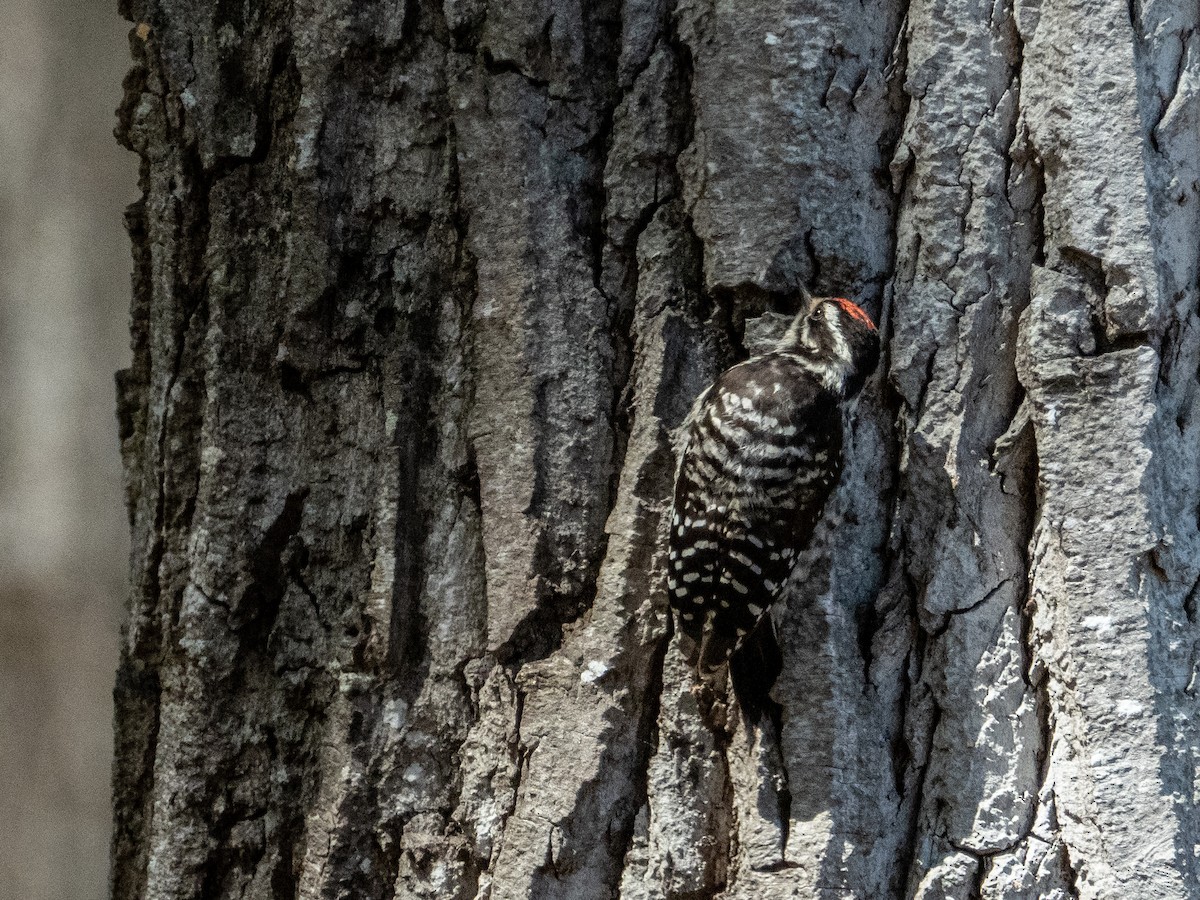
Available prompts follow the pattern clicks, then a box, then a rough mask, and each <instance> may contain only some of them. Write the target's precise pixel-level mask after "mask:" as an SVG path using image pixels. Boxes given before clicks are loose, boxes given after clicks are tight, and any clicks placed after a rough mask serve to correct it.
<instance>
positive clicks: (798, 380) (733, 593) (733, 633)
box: [667, 297, 879, 706]
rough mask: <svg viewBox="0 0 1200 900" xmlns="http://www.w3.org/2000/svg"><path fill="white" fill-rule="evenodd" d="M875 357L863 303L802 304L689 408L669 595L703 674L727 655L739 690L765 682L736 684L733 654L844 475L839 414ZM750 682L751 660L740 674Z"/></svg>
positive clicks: (778, 590)
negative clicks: (779, 333) (775, 334)
mask: <svg viewBox="0 0 1200 900" xmlns="http://www.w3.org/2000/svg"><path fill="white" fill-rule="evenodd" d="M878 360H879V335H878V332H877V331H876V329H875V324H874V323H873V322H872V321H871V319H870V317H869V316H868V315H867V314H866V313H865V312H864V311H863V310H862V309H861V308H860V307H858V306H856V305H855V304H854V303H851V302H850V301H849V300H846V299H844V298H842V297H818V298H814V299H810V300H809V301H808V303H807V304H806V308H805V309H804V310H802V311H801V312H800V314H799V315H797V316H796V318H795V320H794V321H793V322H792V324H791V326H790V327H789V328H788V330H787V332H786V333H785V334H784V336H783V338H782V339H781V340H780V341H779V342H778V344H776V346H775V347H774V349H772V350H771V351H769V352H767V353H764V354H762V355H760V356H754V357H751V358H750V359H748V360H746V361H745V362H742V363H738V364H737V365H735V366H732V367H731V368H729V369H727V370H725V371H724V372H722V373H721V374H720V375H719V376H718V377H717V379H716V380H715V381H714V382H713V383H712V385H710V386H709V387H708V389H707V390H705V391H704V392H703V393H702V394H701V395H700V396H699V397H698V398H697V400H696V403H695V405H694V406H693V407H692V411H691V413H690V415H689V417H688V423H687V425H686V429H687V431H686V434H687V437H686V443H685V445H684V449H683V455H682V458H681V460H680V463H679V469H678V472H677V475H676V479H675V499H674V506H673V509H672V511H671V518H670V538H669V541H668V562H667V566H668V568H667V593H668V596H669V597H670V602H671V606H672V608H673V609H674V612H675V621H676V626H677V630H678V631H680V632H681V633H682V638H681V646H682V647H683V651H684V653H685V655H686V656H687V658H688V661H689V663H690V664H692V665H694V666H695V667H696V670H697V673H698V674H699V676H700V678H701V679H702V680H704V681H708V680H710V679H711V677H712V675H713V673H714V672H716V671H719V669H720V667H721V666H723V665H726V664H727V663H730V662H732V668H733V669H734V672H733V675H734V688H735V690H737V691H738V694H739V697H741V696H742V695H743V692H744V689H746V688H749V689H750V692H751V693H752V694H753V693H759V694H761V696H765V691H767V690H769V689H770V684H765V685H741V686H739V684H738V678H739V672H738V662H739V653H740V652H742V649H741V648H743V645H744V644H746V642H747V641H748V640H750V639H751V637H752V636H754V635H755V634H756V629H759V628H760V626H761V625H763V620H764V617H765V616H766V613H767V610H768V608H769V607H770V606H771V604H772V603H774V602H775V601H776V600H778V599H779V598H780V597H781V596H782V593H783V589H784V583H785V582H786V581H787V577H788V573H789V572H790V570H791V566H792V562H793V560H794V558H795V555H796V553H797V552H798V551H800V550H802V549H804V547H805V546H806V545H807V544H808V542H809V541H810V540H811V538H812V534H813V530H814V529H815V528H816V525H817V522H818V521H819V520H820V517H821V512H822V509H823V508H824V506H825V501H826V500H827V499H828V498H829V495H830V494H831V493H832V491H833V488H834V486H835V484H836V483H837V480H838V476H839V474H840V472H841V464H842V412H843V409H844V407H845V405H846V403H847V402H848V401H849V400H850V399H851V398H853V397H854V396H855V395H856V394H857V393H858V392H859V390H860V389H861V388H862V386H863V383H864V382H865V381H866V379H867V377H868V376H869V375H870V374H871V372H872V371H874V369H875V366H876V364H877V363H878ZM766 627H767V628H769V627H770V626H769V620H768V622H767V623H766ZM771 638H772V640H771V644H772V646H774V641H773V634H772V635H771ZM749 651H750V648H749V647H746V648H745V652H747V653H748V652H749ZM776 652H777V651H776ZM731 657H732V660H731ZM743 668H744V667H743ZM775 674H777V673H775ZM756 677H757V676H756V675H755V674H754V670H753V668H752V667H751V668H750V669H749V674H744V675H742V678H743V680H745V679H747V678H749V679H754V678H756ZM764 677H768V676H764ZM769 680H770V681H771V682H773V681H774V674H771V675H770V676H769ZM756 688H758V689H759V690H757V691H756V690H755V689H756ZM744 705H745V703H743V706H744Z"/></svg>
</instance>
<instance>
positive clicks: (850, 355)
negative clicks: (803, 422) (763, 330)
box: [779, 297, 879, 397]
mask: <svg viewBox="0 0 1200 900" xmlns="http://www.w3.org/2000/svg"><path fill="white" fill-rule="evenodd" d="M789 348H792V349H798V350H800V351H802V352H804V353H805V355H806V356H807V357H809V358H810V359H811V360H812V361H814V362H816V363H818V364H819V365H820V366H821V367H822V369H823V370H824V372H823V380H824V382H825V385H826V387H828V388H829V389H830V390H832V391H834V392H836V393H838V394H841V395H842V396H844V397H852V396H854V395H855V394H857V393H858V392H859V391H860V390H862V386H863V384H864V383H865V382H866V380H867V378H868V377H869V376H870V374H871V373H872V372H874V371H875V366H876V365H877V364H878V362H879V331H878V330H877V329H876V328H875V323H874V322H872V321H871V317H870V316H868V315H867V313H866V312H865V311H864V310H863V308H862V307H860V306H858V305H857V304H855V303H851V302H850V301H849V300H847V299H846V298H845V297H813V298H811V299H810V300H809V301H808V304H807V307H806V309H805V310H804V311H802V312H801V313H800V315H798V316H796V321H795V322H793V323H792V326H791V327H790V328H789V329H788V332H787V334H786V335H785V336H784V338H783V340H782V341H780V345H779V349H780V350H785V351H786V350H788V349H789Z"/></svg>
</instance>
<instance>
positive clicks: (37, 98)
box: [0, 0, 137, 900]
mask: <svg viewBox="0 0 1200 900" xmlns="http://www.w3.org/2000/svg"><path fill="white" fill-rule="evenodd" d="M3 9H4V12H5V16H4V20H5V21H4V27H3V28H0V898H14V900H16V898H20V900H42V898H45V900H76V898H79V900H92V898H96V900H100V898H103V897H104V896H105V894H106V892H107V878H108V873H107V869H108V840H109V774H110V756H111V752H112V746H111V745H112V679H113V673H114V671H115V668H116V661H117V646H118V632H119V628H120V620H121V607H122V603H123V600H124V591H125V579H126V566H127V556H128V546H129V539H128V534H127V525H126V519H125V510H124V501H123V499H122V492H121V469H120V460H119V458H118V447H117V428H116V421H115V418H114V412H113V408H114V392H113V373H114V372H115V371H116V370H117V369H119V368H123V367H124V366H126V365H128V358H129V350H128V345H129V336H128V309H129V271H130V255H129V246H128V240H127V238H126V235H125V231H124V225H123V210H124V208H125V206H126V205H127V204H128V203H130V202H131V201H132V200H134V199H135V197H136V195H137V193H136V187H137V161H136V158H135V157H134V156H133V154H131V153H128V152H127V151H125V150H123V149H121V148H120V147H118V146H117V143H116V141H115V140H114V138H113V136H112V130H113V125H114V124H115V118H114V114H113V110H114V109H116V107H117V104H118V103H119V102H120V96H121V79H122V78H123V77H124V74H125V71H126V69H127V68H128V61H129V52H128V42H127V34H128V32H129V28H130V26H129V23H127V22H125V21H123V20H122V19H121V18H120V16H119V15H118V14H117V0H4V7H3Z"/></svg>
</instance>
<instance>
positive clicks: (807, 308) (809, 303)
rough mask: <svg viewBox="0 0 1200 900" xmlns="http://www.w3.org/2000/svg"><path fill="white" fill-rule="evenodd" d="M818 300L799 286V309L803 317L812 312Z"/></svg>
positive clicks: (806, 289) (802, 286) (803, 287)
mask: <svg viewBox="0 0 1200 900" xmlns="http://www.w3.org/2000/svg"><path fill="white" fill-rule="evenodd" d="M818 299H819V298H817V297H814V296H813V295H812V294H810V293H809V292H808V288H806V287H805V286H804V285H800V309H801V310H802V311H803V313H804V315H806V316H807V315H808V314H809V313H810V312H812V311H813V307H814V306H816V305H817V300H818Z"/></svg>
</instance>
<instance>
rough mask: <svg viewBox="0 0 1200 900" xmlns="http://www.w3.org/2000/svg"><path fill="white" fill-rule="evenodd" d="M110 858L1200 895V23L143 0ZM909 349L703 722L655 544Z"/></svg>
mask: <svg viewBox="0 0 1200 900" xmlns="http://www.w3.org/2000/svg"><path fill="white" fill-rule="evenodd" d="M126 13H127V15H129V16H130V18H131V19H132V20H133V21H135V22H137V23H139V25H138V27H137V29H136V30H135V35H134V37H133V39H132V45H133V48H134V55H135V66H134V69H133V72H132V74H131V76H130V79H129V81H128V82H127V95H126V102H125V105H124V107H123V112H122V126H121V129H120V133H121V136H122V139H123V140H124V141H125V142H126V143H127V145H128V146H130V147H131V149H133V150H135V151H136V152H137V153H139V154H140V156H141V159H142V187H143V191H144V198H143V200H142V202H141V203H139V204H138V205H136V206H135V207H134V208H133V209H132V211H131V214H130V223H131V231H132V235H133V242H134V252H135V260H136V274H135V291H134V310H133V332H134V338H135V358H134V364H133V367H132V368H131V369H130V370H129V371H127V372H126V373H123V374H122V376H121V378H120V410H121V420H122V423H123V428H122V431H123V435H124V455H125V461H126V470H127V486H128V493H129V504H130V511H131V516H132V524H133V536H134V554H133V556H134V558H133V589H132V594H131V602H130V611H129V622H128V626H127V629H126V633H125V646H124V661H123V664H122V667H121V671H120V673H119V676H118V686H117V730H118V738H117V763H116V776H115V779H116V785H115V792H116V835H115V839H114V863H113V864H114V894H115V896H116V897H118V898H155V900H157V898H168V897H171V898H175V897H196V898H214V897H233V896H237V897H246V898H260V897H305V898H308V897H314V898H315V897H366V898H374V897H381V898H383V897H404V898H418V897H439V898H473V897H480V898H484V897H490V898H493V900H508V898H522V900H523V898H553V897H562V898H579V900H587V898H608V897H620V898H622V900H635V898H656V897H669V898H680V900H683V898H700V897H714V896H722V897H731V898H732V897H756V898H775V897H822V898H843V897H844V898H851V897H855V898H901V897H903V898H921V900H934V898H960V900H968V898H980V900H1000V898H1004V900H1017V898H1030V900H1032V898H1073V897H1079V898H1114V900H1116V898H1129V897H1147V898H1149V897H1154V898H1180V900H1184V898H1187V900H1195V898H1197V897H1200V860H1198V858H1197V852H1198V851H1197V846H1198V845H1200V814H1198V813H1197V804H1196V800H1197V791H1198V790H1200V783H1198V773H1200V735H1198V734H1197V727H1198V726H1197V724H1196V721H1197V719H1196V712H1197V710H1196V684H1195V682H1196V673H1197V660H1198V659H1200V654H1198V652H1197V651H1198V650H1200V643H1198V638H1200V625H1198V624H1197V621H1196V616H1197V613H1196V600H1195V594H1196V585H1197V583H1198V579H1200V541H1198V533H1197V530H1198V524H1197V509H1198V507H1200V465H1198V462H1200V460H1198V459H1197V456H1198V453H1200V440H1198V437H1200V435H1198V433H1197V432H1198V430H1200V416H1198V415H1197V414H1196V412H1197V410H1196V404H1197V390H1196V389H1197V374H1196V373H1197V364H1198V362H1200V328H1198V327H1197V326H1198V324H1200V322H1198V321H1197V299H1198V298H1197V276H1198V264H1197V255H1198V248H1200V240H1197V238H1198V237H1200V222H1198V221H1197V215H1198V213H1197V208H1198V206H1200V197H1198V196H1197V194H1198V193H1200V138H1198V134H1200V129H1198V128H1197V125H1198V124H1200V123H1198V121H1197V119H1198V115H1197V114H1198V112H1200V95H1198V88H1200V44H1198V43H1197V41H1200V31H1198V30H1197V26H1198V25H1200V21H1198V19H1200V13H1198V12H1197V10H1196V8H1194V5H1192V6H1187V5H1185V4H1182V3H1176V4H1170V3H1166V2H1142V3H1141V4H1140V5H1139V4H1137V3H1134V4H1133V5H1127V4H1125V3H1121V2H1115V0H1090V2H1083V0H1079V2H1068V0H1043V2H1020V3H1018V4H1016V5H1015V6H1014V5H1010V4H1005V3H998V4H993V3H986V4H984V3H978V2H973V0H953V2H946V3H929V2H923V0H911V2H910V3H909V4H908V5H907V7H905V6H903V5H902V4H898V3H886V2H878V3H868V4H860V5H854V4H851V5H847V4H845V3H842V2H832V0H817V2H814V0H807V2H785V3H782V4H781V3H777V2H769V3H768V2H759V0H747V2H739V3H734V2H731V0H720V2H715V0H710V2H703V0H697V2H691V0H678V2H676V3H674V4H672V3H671V2H668V0H626V2H624V3H618V2H616V0H609V2H595V3H588V4H580V3H571V2H562V0H518V2H512V3H488V2H486V0H445V2H444V3H442V4H440V5H439V4H436V3H429V2H422V0H409V2H397V0H374V2H364V3H351V2H350V0H340V2H338V0H325V2H320V3H318V2H316V0H293V2H291V3H287V4H284V3H270V4H264V5H262V6H261V7H251V6H250V5H249V4H238V3H225V2H221V3H215V4H206V3H192V2H187V0H147V2H146V3H130V5H129V8H128V9H127V10H126ZM802 284H809V285H811V286H812V287H813V288H814V289H815V290H816V291H817V292H820V293H838V294H843V295H846V296H850V297H853V298H855V299H856V300H858V301H860V302H862V303H863V304H864V305H866V307H867V308H868V309H869V310H870V311H871V313H872V314H873V315H875V316H877V317H878V319H879V320H880V322H881V324H882V328H883V332H884V336H885V359H884V362H883V363H882V364H881V367H880V372H879V373H878V374H877V375H876V377H875V378H874V379H873V380H872V382H871V383H870V384H869V385H868V388H867V390H866V391H865V392H864V396H863V397H862V399H861V400H860V401H859V402H858V405H857V407H856V408H855V409H854V411H853V413H852V416H851V417H850V420H849V422H848V428H849V432H848V460H847V471H846V474H845V476H844V478H843V481H842V484H841V486H840V488H839V490H838V492H837V494H836V496H835V499H834V501H833V502H831V504H830V508H829V509H828V510H827V516H826V522H825V523H824V524H823V525H822V528H821V530H820V531H819V533H818V537H817V539H816V540H815V541H814V544H813V546H812V547H811V548H810V549H809V551H808V552H807V553H806V554H805V555H804V558H803V559H802V561H801V563H800V564H799V565H798V566H797V571H796V573H795V575H794V577H793V580H792V585H791V592H790V593H791V596H790V598H789V602H788V604H787V605H786V608H785V609H780V610H778V611H777V612H778V615H777V622H778V627H779V632H780V639H781V644H782V647H783V651H784V657H785V661H784V671H783V674H782V676H781V677H780V680H779V682H778V684H777V685H776V689H775V696H776V697H777V699H778V701H779V703H780V704H781V706H782V717H781V722H780V728H779V732H778V734H776V733H775V731H774V729H773V728H771V727H768V726H763V727H761V728H747V727H746V726H745V725H744V724H743V723H741V722H740V721H739V720H738V718H737V717H736V716H735V717H733V719H732V720H731V723H730V725H729V726H728V728H727V729H717V730H714V729H713V728H711V727H710V726H709V725H707V724H706V723H705V722H704V721H703V720H702V718H701V717H700V716H699V714H698V711H697V708H696V703H695V700H694V698H693V695H692V694H691V693H690V691H689V687H690V685H691V676H690V675H689V673H688V672H687V671H686V669H685V667H684V665H683V663H682V661H681V659H680V656H679V653H678V649H677V648H676V647H675V646H674V645H673V644H672V643H671V640H670V638H669V625H668V620H667V615H666V603H665V598H664V596H663V590H662V583H661V582H662V579H661V558H662V552H661V535H660V531H661V526H662V519H663V515H664V512H665V510H666V508H667V504H668V502H669V494H670V485H671V480H672V476H673V460H674V453H675V450H674V446H673V438H674V437H675V436H676V434H677V429H678V426H679V425H680V423H681V421H682V419H683V416H684V415H685V413H686V411H687V409H688V407H689V405H690V403H691V401H692V399H693V397H694V396H695V395H696V394H697V393H698V392H699V391H700V390H701V389H702V388H703V386H704V385H705V384H706V383H707V381H708V380H709V379H710V378H711V377H712V376H713V375H714V374H715V373H716V372H718V371H719V370H720V369H721V368H723V367H724V366H726V365H728V364H729V363H731V362H733V361H735V360H736V359H737V358H739V357H740V356H741V355H744V353H746V352H749V351H750V350H752V349H753V348H754V347H755V346H759V345H760V344H761V342H762V341H763V340H765V339H766V335H767V334H768V333H769V332H770V329H771V327H772V326H773V325H774V324H775V317H773V316H772V315H770V314H772V313H780V312H787V311H789V310H791V309H793V308H794V306H795V292H796V289H797V288H798V287H799V286H800V285H802Z"/></svg>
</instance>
